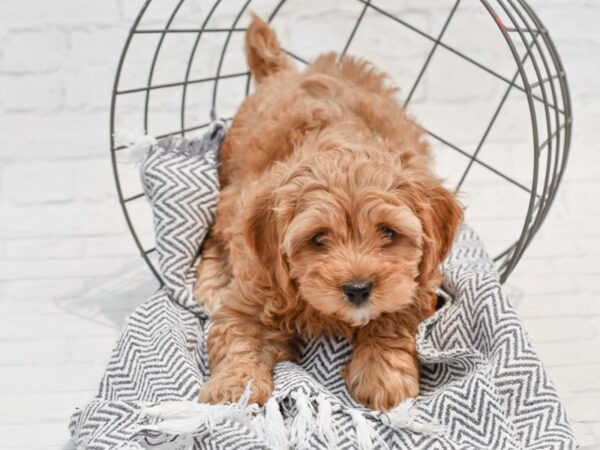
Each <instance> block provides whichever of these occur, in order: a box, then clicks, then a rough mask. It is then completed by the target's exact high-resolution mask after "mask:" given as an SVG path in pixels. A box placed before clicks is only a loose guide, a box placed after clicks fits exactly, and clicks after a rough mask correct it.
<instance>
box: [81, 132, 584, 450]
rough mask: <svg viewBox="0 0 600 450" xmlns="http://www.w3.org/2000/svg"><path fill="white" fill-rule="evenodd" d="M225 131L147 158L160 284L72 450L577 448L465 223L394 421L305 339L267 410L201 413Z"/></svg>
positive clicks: (328, 350) (243, 407)
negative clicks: (200, 301)
mask: <svg viewBox="0 0 600 450" xmlns="http://www.w3.org/2000/svg"><path fill="white" fill-rule="evenodd" d="M224 134H225V128H224V126H223V124H222V123H216V124H214V125H213V126H212V128H211V130H209V132H208V133H207V134H206V135H205V136H204V137H203V138H201V139H194V140H185V139H174V138H173V139H168V140H166V141H161V142H159V143H158V144H156V145H154V146H152V148H151V149H150V150H149V152H148V155H147V157H146V159H145V162H144V164H143V167H142V178H143V182H144V186H145V190H146V194H147V196H148V199H149V200H150V202H151V203H152V205H153V210H154V215H155V230H156V238H157V250H158V254H159V266H160V271H161V274H162V278H163V281H164V286H163V287H162V288H161V289H160V290H159V291H158V292H157V293H156V294H155V295H154V296H152V298H150V299H148V300H147V301H146V302H145V303H143V304H142V305H140V306H139V307H138V308H137V309H136V310H135V311H133V313H132V314H131V315H130V316H129V318H128V319H127V322H126V325H125V328H124V330H123V333H122V335H121V338H120V340H119V341H118V343H117V345H116V347H115V349H114V351H113V354H112V356H111V358H110V362H109V364H108V367H107V368H106V371H105V373H104V377H103V379H102V382H101V384H100V389H99V391H98V394H97V396H96V398H95V399H93V400H92V401H91V402H90V403H89V404H88V405H86V406H84V407H82V408H80V409H78V410H76V411H75V413H74V414H73V416H72V418H71V421H70V430H71V433H72V435H73V437H74V441H75V443H76V445H77V447H78V448H86V449H88V448H89V449H109V448H111V449H113V448H114V449H141V448H161V449H188V448H189V449H191V448H199V449H268V448H275V449H286V448H299V449H320V448H339V449H373V448H379V449H386V448H389V449H475V448H477V449H482V448H491V449H524V448H527V449H550V448H552V449H571V448H575V443H574V438H573V434H572V431H571V429H570V427H569V425H568V422H567V420H566V416H565V412H564V410H563V407H562V405H561V403H560V401H559V399H558V397H557V394H556V391H555V389H554V387H553V385H552V383H551V381H550V380H549V378H548V375H547V374H546V372H545V370H544V368H543V366H542V364H541V362H540V360H539V358H538V356H537V355H536V353H535V351H534V350H533V349H532V347H531V345H530V344H529V342H528V340H527V336H526V333H525V332H524V330H523V328H522V326H521V324H520V322H519V319H518V318H517V315H516V313H515V311H514V310H513V308H512V306H511V304H510V302H509V300H508V299H507V298H506V296H505V295H504V294H503V292H502V288H501V285H500V283H499V281H498V276H497V274H496V272H495V270H494V268H493V264H492V261H491V260H490V258H489V256H488V255H487V253H486V251H485V250H484V248H483V245H482V243H481V242H480V240H479V239H478V237H477V236H476V235H475V233H474V232H473V231H472V230H471V229H470V228H468V227H467V226H463V227H462V229H461V231H460V233H459V235H458V237H457V238H456V241H455V243H454V247H453V250H452V252H451V254H450V256H449V257H448V259H447V261H446V262H445V264H444V267H443V273H444V290H445V292H447V293H448V294H447V295H446V302H445V304H444V305H443V306H442V307H441V308H440V309H439V310H438V311H437V312H436V314H435V315H434V316H432V317H431V318H429V319H427V320H426V321H425V322H423V323H422V324H421V325H420V327H419V330H418V335H417V348H418V354H419V358H420V361H421V365H422V379H421V393H420V395H419V396H418V397H417V398H416V399H414V400H412V401H408V402H405V403H404V404H402V405H400V406H399V407H398V408H397V409H396V410H394V411H391V412H389V413H382V412H378V411H370V410H366V409H365V408H363V407H362V406H361V405H359V404H357V403H356V402H355V401H354V400H353V399H352V397H351V396H350V395H349V393H348V391H347V389H346V386H345V383H344V381H343V379H342V378H341V377H340V375H339V369H340V368H342V367H343V366H344V365H345V364H346V362H347V361H348V360H349V358H350V356H351V352H352V349H351V347H350V345H349V343H348V342H346V341H345V340H343V339H329V338H321V339H320V340H318V341H314V342H307V343H305V346H304V348H303V352H302V358H301V360H300V361H299V362H298V363H291V362H286V363H281V364H279V365H278V366H277V367H276V369H275V373H274V379H275V391H274V393H273V396H272V398H271V399H270V400H269V401H268V403H267V404H266V405H265V407H262V408H260V407H258V406H257V405H248V404H247V402H246V401H245V400H244V399H242V400H241V401H240V403H239V404H236V405H217V406H215V405H203V404H198V403H196V402H195V399H196V396H197V394H198V389H199V387H200V385H201V383H202V382H203V381H204V380H206V379H207V378H208V377H209V374H210V371H209V366H208V363H207V359H206V334H207V329H208V327H209V326H210V322H209V320H208V318H207V316H206V315H205V314H204V312H203V311H202V310H201V309H200V308H199V307H198V306H197V304H196V302H195V301H194V298H193V294H192V286H193V282H194V266H195V264H196V263H197V260H198V259H199V258H200V257H201V256H199V255H198V249H199V248H200V244H201V243H202V240H203V238H204V237H205V234H206V232H207V230H208V228H209V226H210V224H211V220H212V218H213V215H214V211H215V206H216V202H217V193H218V190H219V185H218V177H217V170H216V167H217V161H218V148H219V145H220V142H221V140H222V138H223V136H224ZM250 388H251V386H250Z"/></svg>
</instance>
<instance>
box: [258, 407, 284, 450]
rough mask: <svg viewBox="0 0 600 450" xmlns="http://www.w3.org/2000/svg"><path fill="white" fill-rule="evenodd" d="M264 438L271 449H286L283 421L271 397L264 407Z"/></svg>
mask: <svg viewBox="0 0 600 450" xmlns="http://www.w3.org/2000/svg"><path fill="white" fill-rule="evenodd" d="M264 426H265V438H266V441H267V442H268V443H269V444H270V445H271V447H273V448H276V449H278V450H279V449H286V448H288V433H287V428H286V426H285V421H284V419H283V416H282V415H281V410H280V409H279V403H278V402H277V399H275V397H271V398H270V399H269V400H268V401H267V404H266V405H265V422H264Z"/></svg>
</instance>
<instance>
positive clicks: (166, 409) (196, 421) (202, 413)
mask: <svg viewBox="0 0 600 450" xmlns="http://www.w3.org/2000/svg"><path fill="white" fill-rule="evenodd" d="M251 383H252V382H251V381H250V382H248V385H247V386H246V389H245V390H244V393H243V394H242V397H241V398H240V401H239V402H238V403H234V404H229V405H212V404H209V403H198V402H190V401H172V402H162V403H159V404H158V405H155V406H150V407H144V408H142V410H141V414H142V415H143V416H146V417H152V418H158V419H162V420H161V421H160V422H158V423H155V424H151V425H143V426H142V427H141V428H143V429H144V430H149V431H157V432H161V433H166V434H171V435H183V436H189V435H194V434H197V433H201V432H202V431H203V428H210V427H211V426H212V424H214V423H215V422H217V421H219V420H222V419H230V420H235V421H237V422H241V423H244V424H248V423H249V422H250V416H251V415H252V408H249V407H248V399H249V398H250V394H251V393H252V389H251Z"/></svg>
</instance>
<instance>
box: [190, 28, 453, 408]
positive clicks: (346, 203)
mask: <svg viewBox="0 0 600 450" xmlns="http://www.w3.org/2000/svg"><path fill="white" fill-rule="evenodd" d="M246 53H247V58H248V63H249V66H250V70H251V71H252V74H253V75H254V77H255V78H256V82H257V87H256V93H255V94H253V95H251V96H249V97H248V98H247V99H246V100H245V101H244V103H243V104H242V106H241V107H240V109H239V111H238V113H237V115H236V117H235V119H234V120H233V123H232V126H231V130H230V132H229V135H228V136H227V138H226V140H225V142H224V144H223V148H222V150H221V159H222V166H221V168H220V178H221V183H222V192H221V197H220V203H219V207H218V212H217V217H216V221H215V224H214V227H213V230H212V234H211V236H210V238H209V239H208V240H207V241H206V243H205V246H204V247H205V248H204V260H203V262H202V264H201V266H200V267H199V269H198V281H197V285H196V292H197V294H198V298H199V300H200V302H201V303H202V304H203V305H204V306H205V307H206V309H207V310H208V311H209V313H210V314H211V318H212V320H213V321H214V325H213V327H212V328H211V330H210V333H209V337H208V349H209V358H210V365H211V370H212V376H211V378H210V379H209V380H208V381H207V382H206V383H205V384H204V385H203V386H202V389H201V392H200V400H201V401H204V402H232V401H237V400H238V399H239V397H240V396H241V394H242V392H243V391H244V388H245V386H246V385H247V383H248V381H249V380H252V389H253V393H252V397H251V400H252V401H256V402H258V403H260V404H262V403H264V402H265V401H266V400H267V399H268V397H269V395H270V394H271V391H272V389H273V377H272V375H273V367H274V365H275V364H276V363H277V362H279V361H283V360H294V359H295V358H296V350H295V348H296V347H297V345H296V344H297V342H298V339H306V338H311V337H314V336H317V335H319V334H321V333H332V334H338V335H343V336H345V337H347V338H348V339H349V340H351V342H352V345H353V355H352V360H351V361H350V363H349V365H348V367H347V369H346V370H345V373H344V376H345V379H346V382H347V384H348V388H349V389H350V392H351V393H352V394H353V395H354V397H355V398H356V400H358V401H359V402H361V403H363V404H364V405H366V406H369V407H371V408H375V409H383V410H385V409H389V408H392V407H394V406H395V405H397V404H398V403H400V402H401V401H402V400H404V399H406V398H408V397H414V396H415V395H417V393H418V391H419V367H418V362H417V357H416V349H415V332H416V328H417V325H418V323H419V322H420V321H421V320H423V319H424V318H425V317H427V316H428V315H430V314H431V313H432V312H433V310H434V307H435V293H434V291H435V289H436V287H437V286H438V284H439V282H440V274H439V267H438V266H439V264H440V262H441V261H442V260H443V259H444V257H445V256H446V254H447V253H448V250H449V248H450V245H451V243H452V240H453V238H454V234H455V231H456V229H457V227H458V225H459V222H460V220H461V218H462V209H461V207H460V206H459V204H458V203H457V202H456V200H455V199H454V197H453V196H452V195H451V194H450V193H449V192H448V191H447V190H446V189H444V188H443V187H442V185H441V183H440V180H439V179H438V178H436V177H435V175H434V174H433V173H432V169H431V158H430V154H429V149H428V145H427V143H426V142H425V140H424V136H423V132H422V130H421V129H420V128H419V127H418V126H417V125H416V124H415V123H414V122H413V121H412V120H411V119H409V118H408V117H407V115H406V113H405V112H404V110H403V109H402V107H401V106H400V105H399V104H398V102H397V101H396V100H395V99H394V92H395V89H393V88H391V87H389V86H388V85H387V84H386V76H385V75H384V74H382V73H380V72H378V71H377V70H375V69H374V68H373V67H372V66H371V65H370V64H369V63H367V62H364V61H360V60H357V59H354V58H350V57H345V58H342V60H341V61H340V62H339V63H338V61H337V60H338V58H337V56H336V55H335V54H326V55H323V56H321V57H319V58H318V59H317V60H316V61H315V62H314V63H313V64H311V65H310V66H309V67H308V68H307V69H306V70H304V71H302V72H300V71H298V70H296V69H295V68H294V67H293V65H292V64H291V62H290V61H289V59H288V58H287V56H286V55H285V54H284V53H283V52H282V50H281V49H280V47H279V43H278V41H277V37H276V36H275V33H274V32H273V31H272V30H271V29H270V28H269V27H268V26H267V24H265V23H264V22H263V21H261V20H260V19H258V18H256V17H254V18H253V21H252V23H251V25H250V27H249V28H248V31H247V35H246Z"/></svg>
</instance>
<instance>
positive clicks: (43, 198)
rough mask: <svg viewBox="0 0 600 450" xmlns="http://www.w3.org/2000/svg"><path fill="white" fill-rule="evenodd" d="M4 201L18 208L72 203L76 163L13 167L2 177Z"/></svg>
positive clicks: (44, 163) (19, 165) (45, 163)
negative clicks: (29, 205) (16, 205)
mask: <svg viewBox="0 0 600 450" xmlns="http://www.w3.org/2000/svg"><path fill="white" fill-rule="evenodd" d="M2 184H3V190H4V192H6V195H5V199H4V201H6V202H9V203H16V204H34V203H46V202H64V201H68V200H72V199H73V197H74V195H75V191H74V168H73V163H72V161H65V162H36V163H29V164H12V165H10V166H9V167H8V168H7V169H6V170H4V171H3V174H2Z"/></svg>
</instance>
